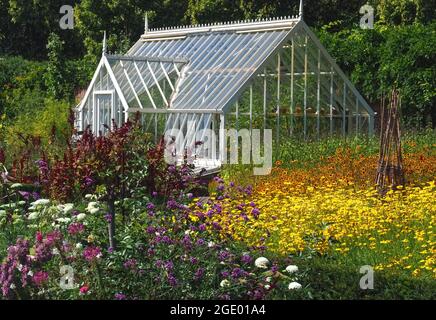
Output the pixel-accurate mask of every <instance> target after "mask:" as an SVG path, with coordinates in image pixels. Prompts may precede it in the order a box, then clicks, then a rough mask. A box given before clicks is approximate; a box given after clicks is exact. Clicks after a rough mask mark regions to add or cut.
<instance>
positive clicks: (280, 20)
mask: <svg viewBox="0 0 436 320" xmlns="http://www.w3.org/2000/svg"><path fill="white" fill-rule="evenodd" d="M298 20H300V17H299V16H298V15H293V16H283V17H276V18H271V17H269V18H258V19H246V20H238V21H223V22H212V23H208V24H195V25H182V26H171V27H161V28H152V29H148V30H147V32H146V33H144V34H143V37H146V36H147V35H148V34H153V33H162V32H168V33H171V32H183V31H186V32H189V31H193V30H196V31H198V32H201V31H203V32H204V31H208V30H203V29H211V28H214V29H216V31H219V29H228V28H232V27H241V26H245V27H249V26H253V27H254V28H259V27H262V26H267V25H268V24H275V25H276V24H287V23H289V22H296V21H298Z"/></svg>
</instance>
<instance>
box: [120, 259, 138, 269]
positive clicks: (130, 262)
mask: <svg viewBox="0 0 436 320" xmlns="http://www.w3.org/2000/svg"><path fill="white" fill-rule="evenodd" d="M137 264H138V262H137V261H136V260H135V259H128V260H126V261H125V262H124V264H123V266H124V268H125V269H128V270H131V271H135V270H136V267H137Z"/></svg>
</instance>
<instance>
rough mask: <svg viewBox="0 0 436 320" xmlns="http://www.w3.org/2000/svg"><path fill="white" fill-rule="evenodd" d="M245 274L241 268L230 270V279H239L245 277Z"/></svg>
mask: <svg viewBox="0 0 436 320" xmlns="http://www.w3.org/2000/svg"><path fill="white" fill-rule="evenodd" d="M245 274H246V272H245V271H244V270H242V269H241V268H234V269H233V270H232V277H233V278H234V279H237V278H241V277H243V276H245Z"/></svg>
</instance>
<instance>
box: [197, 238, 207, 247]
mask: <svg viewBox="0 0 436 320" xmlns="http://www.w3.org/2000/svg"><path fill="white" fill-rule="evenodd" d="M205 244H206V241H204V239H201V238H200V239H198V240H197V246H203V245H205Z"/></svg>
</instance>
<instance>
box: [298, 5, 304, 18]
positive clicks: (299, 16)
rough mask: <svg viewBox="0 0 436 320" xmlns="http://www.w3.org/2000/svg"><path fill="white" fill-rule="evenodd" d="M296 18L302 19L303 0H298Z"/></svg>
mask: <svg viewBox="0 0 436 320" xmlns="http://www.w3.org/2000/svg"><path fill="white" fill-rule="evenodd" d="M298 18H299V19H300V20H303V0H300V10H299V11H298Z"/></svg>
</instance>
